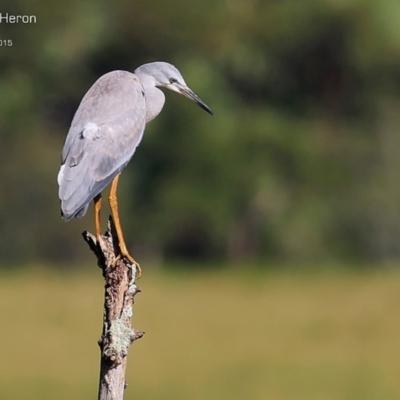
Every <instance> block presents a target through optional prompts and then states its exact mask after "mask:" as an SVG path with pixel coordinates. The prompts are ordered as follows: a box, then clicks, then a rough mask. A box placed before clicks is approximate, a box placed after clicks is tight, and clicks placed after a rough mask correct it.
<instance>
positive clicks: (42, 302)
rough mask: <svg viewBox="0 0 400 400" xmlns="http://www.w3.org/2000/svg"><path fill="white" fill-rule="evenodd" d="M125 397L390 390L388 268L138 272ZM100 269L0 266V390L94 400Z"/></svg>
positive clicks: (394, 364) (1, 394)
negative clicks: (136, 335) (138, 335)
mask: <svg viewBox="0 0 400 400" xmlns="http://www.w3.org/2000/svg"><path fill="white" fill-rule="evenodd" d="M139 283H140V286H141V288H142V290H143V292H142V293H141V294H139V295H138V296H137V298H136V299H137V302H136V308H135V315H134V321H133V322H134V324H133V325H134V327H135V328H136V329H140V330H144V331H146V335H145V337H144V338H143V339H142V340H140V341H138V342H136V343H135V344H134V345H133V346H132V347H131V351H130V356H129V362H128V375H127V381H128V384H129V386H128V389H127V392H126V396H125V399H146V400H153V399H185V400H186V399H191V400H200V399H211V400H214V399H215V400H220V399H230V400H237V399H246V400H250V399H251V400H253V399H255V400H265V399H273V400H299V399H304V400H314V399H315V400H339V399H348V400H357V399H363V400H364V399H365V400H370V399H371V400H372V399H376V400H378V399H379V400H383V399H384V400H390V399H396V400H397V399H399V398H400V379H399V375H400V272H397V271H395V270H393V269H382V270H380V271H376V270H375V271H374V272H372V271H370V272H362V273H361V272H360V273H356V272H352V273H349V272H340V271H336V272H330V273H329V272H310V271H309V272H306V273H299V272H294V271H293V270H285V271H283V272H268V273H266V274H261V273H252V274H250V273H249V274H245V273H241V272H238V271H236V272H235V271H234V272H229V271H226V272H221V271H219V272H211V271H209V270H208V271H207V272H203V273H198V272H197V273H194V274H178V275H177V274H175V275H173V274H162V273H155V272H146V270H145V271H144V276H143V278H142V279H141V280H140V282H139ZM102 284H103V283H102V278H101V275H100V272H99V271H97V270H94V271H92V272H84V273H78V272H77V271H73V272H70V273H57V272H54V271H46V270H27V271H19V272H18V273H16V274H12V273H10V272H8V273H6V272H3V273H1V274H0V316H1V328H0V339H1V340H0V354H1V362H0V398H1V399H5V400H14V399H15V400H25V399H26V400H28V399H29V400H32V399H40V400H46V399H52V400H53V399H57V400H64V399H65V400H66V399H95V398H96V395H97V382H98V364H99V360H98V358H99V357H98V356H99V350H98V347H97V343H96V342H97V339H98V337H99V335H100V329H101V318H102V296H103V287H102Z"/></svg>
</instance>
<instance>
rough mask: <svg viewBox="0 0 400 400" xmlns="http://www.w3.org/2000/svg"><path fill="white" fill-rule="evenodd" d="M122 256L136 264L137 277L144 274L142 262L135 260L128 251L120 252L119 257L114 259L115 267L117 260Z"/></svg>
mask: <svg viewBox="0 0 400 400" xmlns="http://www.w3.org/2000/svg"><path fill="white" fill-rule="evenodd" d="M122 258H124V259H125V260H127V261H128V262H129V263H130V264H132V265H135V267H136V279H139V278H140V277H141V276H142V269H141V268H140V264H139V263H138V262H137V261H135V259H134V258H133V257H132V256H131V255H130V254H129V253H128V252H121V253H120V254H118V255H117V257H115V259H114V261H113V267H115V265H116V264H117V262H118V261H119V260H121V259H122Z"/></svg>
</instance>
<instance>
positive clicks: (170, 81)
mask: <svg viewBox="0 0 400 400" xmlns="http://www.w3.org/2000/svg"><path fill="white" fill-rule="evenodd" d="M176 82H178V81H177V80H176V79H175V78H169V83H171V84H173V83H176Z"/></svg>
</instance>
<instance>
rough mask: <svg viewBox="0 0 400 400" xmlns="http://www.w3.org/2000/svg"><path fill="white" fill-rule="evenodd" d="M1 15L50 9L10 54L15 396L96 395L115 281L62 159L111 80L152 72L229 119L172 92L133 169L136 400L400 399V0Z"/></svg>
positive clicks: (2, 102)
mask: <svg viewBox="0 0 400 400" xmlns="http://www.w3.org/2000/svg"><path fill="white" fill-rule="evenodd" d="M0 12H1V13H3V14H4V13H7V12H8V13H9V14H14V15H18V14H19V15H35V16H36V17H37V23H36V24H29V25H28V24H26V25H24V24H14V25H13V24H5V23H2V24H0V40H2V41H3V40H8V39H11V40H12V41H13V45H12V46H11V47H9V46H4V44H3V45H2V46H1V47H0V158H1V160H2V163H1V168H0V268H1V271H0V273H1V275H0V277H1V282H0V287H1V290H0V298H1V310H2V311H1V319H2V323H1V325H2V328H1V329H0V339H1V340H0V352H1V354H3V360H7V361H4V362H3V363H2V367H1V373H0V384H1V386H2V388H4V391H3V390H2V392H3V393H6V397H4V398H6V399H18V400H20V399H28V398H30V399H31V398H32V394H35V396H36V397H34V398H40V399H50V398H58V399H63V398H65V399H67V398H79V399H80V398H89V397H94V396H95V392H96V381H97V367H98V366H97V363H98V360H97V357H98V354H97V353H98V349H97V348H96V339H97V337H98V335H99V334H100V325H101V313H102V310H101V308H102V281H101V277H100V272H99V271H97V270H96V269H95V268H94V260H93V257H92V255H91V254H90V252H89V251H88V249H87V246H86V244H85V243H84V242H83V240H82V238H81V236H80V232H82V231H83V230H85V229H88V230H91V231H93V217H92V210H90V211H89V213H88V215H87V216H86V217H85V218H84V219H82V220H74V221H72V222H70V223H68V224H65V223H64V222H62V221H61V218H60V211H59V202H58V198H57V184H56V175H57V173H58V168H59V162H60V152H61V148H62V145H63V142H64V139H65V136H66V134H67V132H68V128H69V124H70V122H71V119H72V117H73V115H74V112H75V110H76V108H77V107H78V105H79V102H80V100H81V98H82V96H83V95H84V93H85V92H86V91H87V90H88V88H89V87H90V86H91V85H92V84H93V83H94V81H95V80H96V79H97V78H98V77H99V76H101V75H102V74H103V73H106V72H108V71H110V70H114V69H125V70H131V71H132V70H134V69H135V68H136V67H137V66H139V65H140V64H142V63H145V62H150V61H156V60H162V61H168V62H171V63H172V64H174V65H176V66H177V67H178V68H179V69H180V70H181V72H182V74H183V76H184V77H185V80H186V82H187V83H188V84H189V86H190V87H191V88H192V89H193V90H194V91H195V92H196V93H197V94H198V95H199V96H200V97H201V98H202V99H203V100H204V101H205V102H206V103H207V104H209V105H210V107H211V108H212V109H213V110H214V112H215V117H213V118H212V117H210V116H208V115H207V114H206V113H204V112H203V111H202V110H201V109H199V108H198V107H195V106H194V105H193V104H191V103H190V102H188V101H186V100H185V99H183V98H181V97H179V96H177V95H175V94H173V93H166V96H167V102H166V105H165V107H164V110H163V112H162V113H161V114H160V116H159V117H158V118H157V119H156V120H155V121H154V122H152V123H151V124H150V125H149V126H148V127H147V129H146V134H145V136H144V139H143V142H142V143H141V145H140V147H139V148H138V150H137V152H136V154H135V156H134V158H133V159H132V161H131V163H130V164H129V166H128V167H127V168H126V169H125V170H124V173H123V175H122V179H121V185H120V189H119V198H120V208H121V215H122V222H123V227H124V231H125V234H126V239H127V242H128V245H129V248H130V249H131V251H132V254H133V255H134V256H135V258H136V259H138V260H139V261H140V262H141V264H142V267H143V270H144V277H143V279H142V280H141V282H140V283H141V286H142V289H143V290H144V293H143V294H141V295H140V299H138V303H137V307H136V308H137V313H136V317H135V323H134V326H135V327H137V328H139V329H143V330H145V331H146V332H147V334H146V337H145V339H143V340H141V341H140V342H137V344H135V346H134V347H133V348H132V350H131V354H132V356H131V357H132V359H131V360H130V362H129V368H130V370H129V374H131V378H129V379H128V381H132V384H131V386H130V387H129V390H128V392H127V395H126V398H128V399H129V398H149V399H152V398H154V399H155V398H161V397H162V398H166V399H168V398H171V399H172V398H174V399H176V398H182V399H183V398H191V399H200V398H205V397H207V398H210V399H221V398H230V399H265V398H273V399H278V400H280V399H352V400H353V399H398V398H399V395H400V383H398V379H397V376H398V375H399V373H400V361H399V360H400V357H399V354H398V353H399V350H398V346H397V340H396V339H397V338H398V337H399V331H400V325H399V323H398V321H397V320H398V318H397V315H398V312H397V311H398V310H399V306H400V295H399V293H400V291H399V290H398V286H399V284H400V275H399V272H398V271H397V265H398V263H399V257H400V245H399V243H400V241H399V237H400V186H399V185H398V177H399V175H400V157H399V151H400V136H399V135H398V126H399V125H400V113H399V109H400V96H399V94H400V2H399V1H395V0H386V1H381V0H348V1H343V0H302V1H296V0H281V1H278V0H275V1H261V0H246V1H245V0H214V1H206V0H203V1H200V0H191V1H190V0H189V1H182V0H172V1H169V2H162V1H160V0H147V1H126V0H119V1H114V2H111V1H107V0H103V1H79V2H78V1H70V2H59V1H56V2H52V1H49V0H36V1H28V0H19V1H18V0H14V1H11V0H3V1H2V2H1V5H0ZM2 43H3V42H2ZM107 214H108V210H107V207H105V211H104V213H103V218H104V221H105V219H106V218H107ZM21 382H23V385H22V384H21ZM60 392H61V393H60ZM63 396H64V397H63Z"/></svg>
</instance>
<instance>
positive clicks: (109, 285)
mask: <svg viewBox="0 0 400 400" xmlns="http://www.w3.org/2000/svg"><path fill="white" fill-rule="evenodd" d="M82 235H83V238H84V239H85V241H86V242H87V243H88V245H89V247H90V249H91V250H92V251H93V252H94V254H95V255H96V257H97V264H98V266H99V267H100V268H101V270H102V271H103V277H104V280H105V291H104V317H103V332H102V335H101V338H100V340H99V342H98V343H99V346H100V350H101V364H100V383H99V396H98V398H99V400H122V399H123V395H124V389H125V387H126V383H125V370H126V364H127V356H128V349H129V347H130V345H131V344H132V342H133V341H135V340H137V339H140V338H141V337H142V336H143V334H144V332H140V331H135V330H134V329H133V328H132V325H131V318H132V315H133V303H134V296H135V295H136V293H138V292H140V289H139V288H138V287H137V286H136V283H135V280H136V273H137V268H136V266H135V265H131V264H130V263H129V262H128V261H126V260H124V259H118V258H117V255H118V254H119V248H118V239H117V235H116V233H115V230H114V225H113V221H112V218H111V217H110V219H109V221H108V228H107V231H106V232H105V234H104V235H101V237H100V241H99V242H98V241H97V238H96V236H94V235H92V234H91V233H89V232H86V231H85V232H83V234H82Z"/></svg>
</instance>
